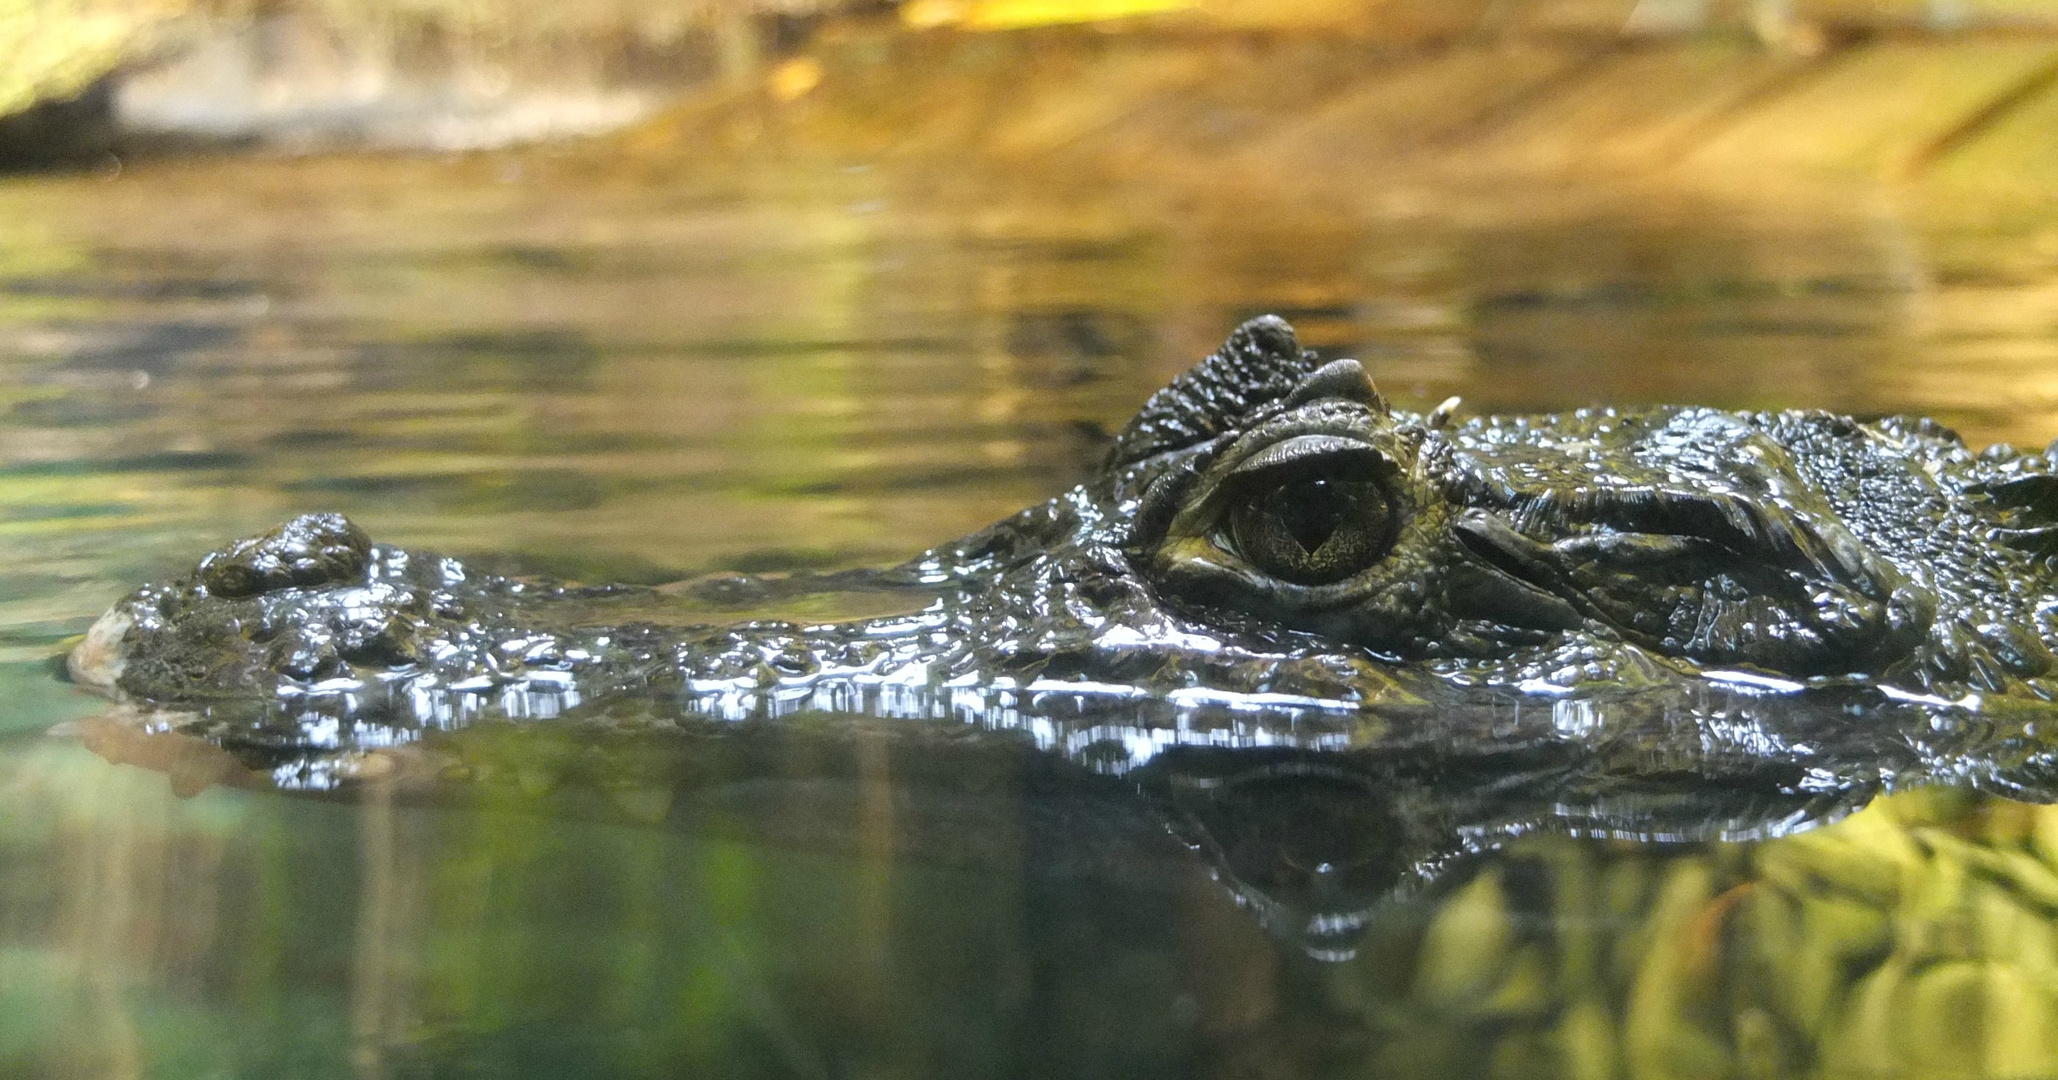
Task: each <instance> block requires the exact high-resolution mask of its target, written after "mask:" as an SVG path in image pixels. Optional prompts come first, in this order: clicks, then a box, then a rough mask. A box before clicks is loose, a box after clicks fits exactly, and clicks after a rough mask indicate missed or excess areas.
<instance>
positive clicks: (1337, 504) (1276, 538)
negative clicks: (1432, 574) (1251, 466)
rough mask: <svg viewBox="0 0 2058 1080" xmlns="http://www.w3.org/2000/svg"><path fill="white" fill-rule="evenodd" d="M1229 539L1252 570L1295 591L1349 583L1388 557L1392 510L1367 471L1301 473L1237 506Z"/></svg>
mask: <svg viewBox="0 0 2058 1080" xmlns="http://www.w3.org/2000/svg"><path fill="white" fill-rule="evenodd" d="M1227 524H1228V527H1229V539H1230V541H1231V542H1233V543H1234V544H1235V546H1236V550H1237V552H1238V553H1239V554H1241V555H1242V556H1243V557H1244V558H1245V559H1247V560H1249V561H1250V563H1251V565H1252V566H1254V567H1256V568H1257V569H1259V570H1262V571H1264V572H1265V573H1267V574H1269V575H1271V576H1273V577H1276V578H1280V579H1282V580H1284V581H1289V582H1292V583H1294V584H1296V585H1327V584H1329V583H1331V582H1335V581H1342V580H1343V579H1344V578H1347V577H1350V576H1351V575H1352V574H1355V573H1357V572H1358V571H1360V570H1363V569H1365V568H1366V567H1368V566H1370V565H1372V564H1373V563H1374V562H1376V561H1378V559H1379V557H1380V556H1382V555H1385V554H1386V549H1387V548H1388V547H1389V546H1390V545H1391V543H1392V538H1393V509H1392V507H1391V505H1390V504H1389V503H1388V502H1387V498H1386V493H1385V492H1384V491H1383V490H1382V489H1381V488H1380V485H1379V484H1378V482H1377V481H1374V480H1370V479H1367V478H1366V477H1365V476H1364V473H1363V472H1362V471H1361V470H1354V469H1353V470H1335V469H1309V470H1294V472H1293V473H1292V474H1291V475H1289V476H1286V477H1284V478H1282V479H1281V481H1280V482H1277V483H1271V484H1265V485H1263V486H1259V485H1256V484H1253V485H1251V487H1250V489H1249V490H1248V491H1247V492H1246V493H1245V494H1244V496H1243V497H1242V498H1240V499H1238V500H1237V501H1236V502H1234V503H1233V504H1231V506H1230V508H1229V515H1228V522H1227Z"/></svg>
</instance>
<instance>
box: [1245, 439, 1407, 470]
mask: <svg viewBox="0 0 2058 1080" xmlns="http://www.w3.org/2000/svg"><path fill="white" fill-rule="evenodd" d="M1315 458H1322V459H1326V460H1327V461H1334V462H1335V463H1336V466H1337V467H1338V468H1339V469H1348V468H1350V466H1351V465H1352V464H1358V463H1362V464H1365V465H1370V464H1372V463H1374V462H1377V461H1378V460H1379V459H1380V454H1379V451H1378V450H1376V449H1374V448H1373V447H1371V446H1369V445H1367V444H1365V443H1363V442H1360V441H1358V440H1357V439H1350V438H1345V437H1343V436H1341V435H1296V436H1294V437H1293V438H1290V439H1281V440H1279V441H1278V442H1276V443H1273V444H1272V445H1270V446H1268V447H1266V448H1264V449H1263V450H1260V451H1258V452H1257V453H1255V454H1252V455H1251V456H1250V457H1249V458H1248V459H1246V460H1244V461H1242V462H1239V463H1238V464H1237V466H1236V468H1235V469H1233V470H1231V472H1230V474H1229V475H1231V476H1236V477H1245V476H1253V475H1256V474H1258V473H1264V472H1270V471H1272V470H1273V469H1277V468H1280V467H1282V466H1286V465H1298V464H1300V463H1302V462H1310V461H1312V459H1315Z"/></svg>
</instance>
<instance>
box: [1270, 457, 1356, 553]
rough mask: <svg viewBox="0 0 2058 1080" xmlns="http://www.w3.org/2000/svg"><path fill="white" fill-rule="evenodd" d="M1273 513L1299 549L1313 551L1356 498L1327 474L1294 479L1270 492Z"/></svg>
mask: <svg viewBox="0 0 2058 1080" xmlns="http://www.w3.org/2000/svg"><path fill="white" fill-rule="evenodd" d="M1271 501H1272V506H1271V508H1270V509H1271V511H1272V513H1273V514H1274V515H1275V516H1277V517H1278V519H1279V523H1280V524H1281V525H1283V526H1285V527H1286V533H1287V535H1288V536H1291V537H1293V539H1294V542H1295V543H1298V544H1299V545H1300V546H1301V550H1302V551H1305V552H1307V553H1309V554H1311V555H1312V554H1314V553H1315V552H1316V551H1318V550H1320V549H1321V547H1322V545H1323V544H1325V543H1327V542H1328V540H1329V538H1330V537H1331V536H1334V535H1335V534H1336V530H1337V528H1338V527H1339V526H1341V525H1342V524H1343V521H1344V518H1345V517H1346V516H1347V515H1348V514H1349V513H1350V510H1351V509H1352V507H1353V506H1354V505H1355V504H1356V502H1357V500H1356V499H1353V498H1351V495H1350V493H1349V492H1348V491H1346V490H1345V486H1344V485H1342V484H1339V483H1337V482H1335V481H1333V480H1330V479H1329V478H1327V477H1319V476H1318V477H1311V478H1309V479H1305V480H1297V481H1295V482H1293V483H1291V484H1287V485H1286V486H1284V487H1282V488H1279V489H1278V490H1277V491H1274V492H1273V494H1272V500H1271Z"/></svg>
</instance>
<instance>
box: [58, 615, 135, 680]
mask: <svg viewBox="0 0 2058 1080" xmlns="http://www.w3.org/2000/svg"><path fill="white" fill-rule="evenodd" d="M135 624H136V620H135V619H134V618H132V617H130V615H129V613H128V612H126V611H123V610H122V609H121V608H119V607H116V608H111V609H109V610H108V612H107V614H105V615H102V616H100V618H99V619H97V620H95V621H94V623H93V626H92V628H91V629H89V630H87V631H86V637H85V640H83V641H81V642H79V643H78V646H77V647H75V648H73V649H72V651H71V655H70V656H68V657H65V660H64V666H65V670H67V671H69V672H71V678H72V681H73V682H75V683H77V684H79V685H80V686H83V687H85V688H86V689H88V690H94V691H98V692H99V693H102V694H107V695H110V696H112V695H113V694H114V693H115V683H116V682H118V681H119V680H120V679H121V672H122V667H123V665H124V664H126V663H127V660H126V659H125V658H124V657H123V656H122V651H121V643H122V638H124V637H127V636H128V633H129V627H131V626H134V625H135Z"/></svg>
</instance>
